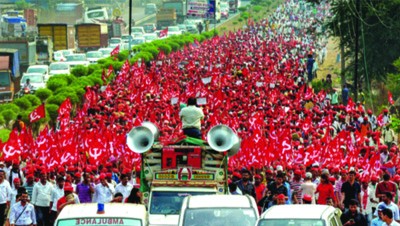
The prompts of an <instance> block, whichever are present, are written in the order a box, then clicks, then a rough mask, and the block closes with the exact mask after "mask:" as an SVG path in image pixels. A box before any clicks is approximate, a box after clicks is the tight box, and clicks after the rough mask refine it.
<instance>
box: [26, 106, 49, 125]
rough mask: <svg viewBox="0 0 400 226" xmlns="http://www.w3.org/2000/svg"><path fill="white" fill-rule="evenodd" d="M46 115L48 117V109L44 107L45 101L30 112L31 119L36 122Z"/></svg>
mask: <svg viewBox="0 0 400 226" xmlns="http://www.w3.org/2000/svg"><path fill="white" fill-rule="evenodd" d="M44 117H46V110H45V108H44V103H43V104H42V105H40V106H39V107H37V108H36V109H35V110H33V111H32V112H31V113H30V114H29V121H30V122H36V121H38V120H39V119H41V118H44Z"/></svg>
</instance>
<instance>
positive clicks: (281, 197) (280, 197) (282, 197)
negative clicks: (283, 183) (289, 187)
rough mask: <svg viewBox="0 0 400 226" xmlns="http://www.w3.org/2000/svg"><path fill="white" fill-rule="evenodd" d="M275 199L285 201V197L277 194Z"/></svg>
mask: <svg viewBox="0 0 400 226" xmlns="http://www.w3.org/2000/svg"><path fill="white" fill-rule="evenodd" d="M276 199H286V196H285V195H284V194H279V195H278V196H276Z"/></svg>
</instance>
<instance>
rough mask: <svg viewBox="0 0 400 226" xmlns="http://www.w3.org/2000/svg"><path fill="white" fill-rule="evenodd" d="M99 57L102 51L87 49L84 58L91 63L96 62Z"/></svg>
mask: <svg viewBox="0 0 400 226" xmlns="http://www.w3.org/2000/svg"><path fill="white" fill-rule="evenodd" d="M101 58H103V53H101V52H100V51H89V52H87V53H86V59H87V61H89V63H91V64H95V63H97V61H98V60H100V59H101Z"/></svg>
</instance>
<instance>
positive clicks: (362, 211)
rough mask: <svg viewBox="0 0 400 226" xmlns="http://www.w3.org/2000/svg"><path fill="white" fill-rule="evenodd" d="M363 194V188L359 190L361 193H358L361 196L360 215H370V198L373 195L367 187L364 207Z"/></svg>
mask: <svg viewBox="0 0 400 226" xmlns="http://www.w3.org/2000/svg"><path fill="white" fill-rule="evenodd" d="M364 192H365V190H364V189H363V188H361V192H360V195H361V201H360V203H361V213H362V214H370V213H372V203H371V200H370V198H371V197H372V195H373V194H372V191H371V189H370V188H369V187H368V188H367V189H366V192H367V194H368V198H367V205H366V206H365V207H364V202H363V200H364Z"/></svg>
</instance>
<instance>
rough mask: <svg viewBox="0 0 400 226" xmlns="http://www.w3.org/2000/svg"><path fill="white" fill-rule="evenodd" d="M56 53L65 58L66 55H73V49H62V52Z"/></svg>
mask: <svg viewBox="0 0 400 226" xmlns="http://www.w3.org/2000/svg"><path fill="white" fill-rule="evenodd" d="M57 52H62V54H63V56H64V57H66V56H68V55H71V54H74V50H73V49H63V50H58V51H57Z"/></svg>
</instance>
